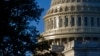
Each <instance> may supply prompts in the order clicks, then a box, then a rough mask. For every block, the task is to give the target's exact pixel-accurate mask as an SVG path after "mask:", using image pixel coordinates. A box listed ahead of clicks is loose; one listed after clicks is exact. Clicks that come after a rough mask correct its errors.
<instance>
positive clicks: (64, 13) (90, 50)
mask: <svg viewBox="0 0 100 56" xmlns="http://www.w3.org/2000/svg"><path fill="white" fill-rule="evenodd" d="M44 21H45V31H44V32H43V33H42V35H43V37H44V39H45V41H47V42H48V44H49V45H50V46H51V50H52V51H54V52H60V53H63V54H64V56H100V0H52V1H51V7H50V8H49V10H48V11H47V13H46V15H45V16H44Z"/></svg>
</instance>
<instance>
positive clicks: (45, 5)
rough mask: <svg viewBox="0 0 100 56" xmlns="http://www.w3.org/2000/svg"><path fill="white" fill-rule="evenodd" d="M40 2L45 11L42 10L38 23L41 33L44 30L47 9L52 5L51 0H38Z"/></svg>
mask: <svg viewBox="0 0 100 56" xmlns="http://www.w3.org/2000/svg"><path fill="white" fill-rule="evenodd" d="M36 1H37V2H38V5H39V6H40V7H42V8H44V11H43V12H42V15H41V17H40V22H39V24H38V25H37V29H38V30H39V31H40V33H42V32H43V31H44V21H43V17H44V16H45V14H46V11H47V10H48V9H49V7H50V2H51V0H36Z"/></svg>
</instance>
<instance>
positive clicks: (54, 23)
mask: <svg viewBox="0 0 100 56" xmlns="http://www.w3.org/2000/svg"><path fill="white" fill-rule="evenodd" d="M53 25H54V26H53V27H54V28H56V17H54V22H53Z"/></svg>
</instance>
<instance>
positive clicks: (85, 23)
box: [84, 17, 88, 26]
mask: <svg viewBox="0 0 100 56" xmlns="http://www.w3.org/2000/svg"><path fill="white" fill-rule="evenodd" d="M84 25H85V26H87V25H88V20H87V17H85V18H84Z"/></svg>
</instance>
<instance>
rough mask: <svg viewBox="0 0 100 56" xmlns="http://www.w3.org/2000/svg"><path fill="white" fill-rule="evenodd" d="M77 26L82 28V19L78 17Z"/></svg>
mask: <svg viewBox="0 0 100 56" xmlns="http://www.w3.org/2000/svg"><path fill="white" fill-rule="evenodd" d="M77 25H78V26H81V17H78V20H77Z"/></svg>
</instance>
